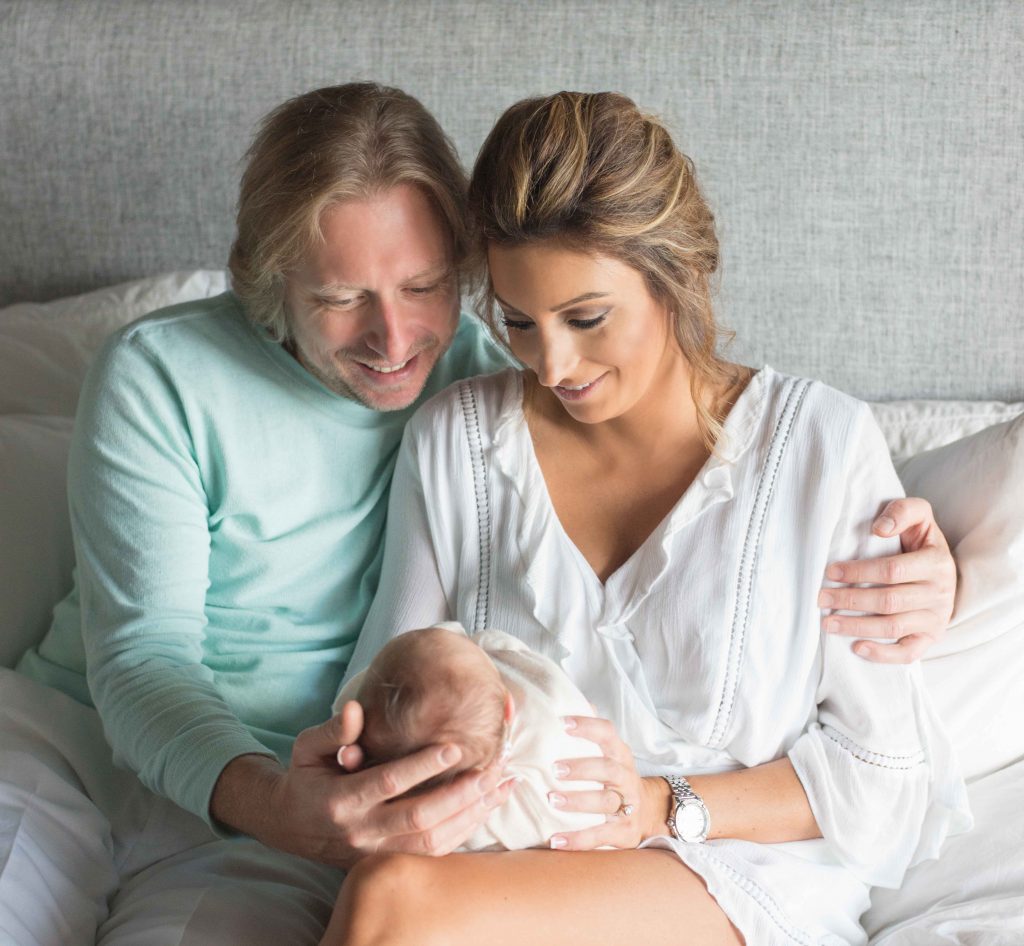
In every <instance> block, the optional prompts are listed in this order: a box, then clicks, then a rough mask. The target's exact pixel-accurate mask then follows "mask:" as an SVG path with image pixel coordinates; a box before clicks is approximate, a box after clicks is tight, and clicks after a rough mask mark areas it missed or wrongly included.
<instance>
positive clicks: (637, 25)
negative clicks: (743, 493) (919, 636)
mask: <svg viewBox="0 0 1024 946" xmlns="http://www.w3.org/2000/svg"><path fill="white" fill-rule="evenodd" d="M1022 44H1024V7H1022V6H1021V5H1020V4H1019V3H1016V2H1014V0H988V2H986V3H985V4H983V5H979V6H971V7H965V6H964V5H962V4H957V3H954V2H952V0H949V2H940V0H934V2H927V3H925V2H909V3H904V4H889V3H886V2H884V0H861V2H859V3H855V4H844V5H832V4H825V3H821V2H810V0H795V2H772V0H728V2H722V3H714V4H697V3H680V2H671V0H628V2H625V0H624V2H615V3H612V2H584V0H547V2H543V0H540V2H534V3H527V4H519V5H511V4H506V3H502V2H500V0H476V2H470V0H423V2H407V3H402V2H398V0H384V2H376V3H370V2H363V3H357V2H351V0H331V2H324V0H307V2H303V3H294V4H282V3H274V2H269V0H225V2H221V3H216V4H207V3H201V2H198V0H193V2H190V0H175V2H146V0H130V2H129V0H123V2H99V0H77V2H76V3H74V4H70V3H63V2H59V0H52V2H50V0H32V2H29V0H14V2H0V81H2V87H3V88H4V90H5V94H4V95H3V96H2V97H0V129H2V134H0V210H2V220H3V226H2V227H0V483H2V493H0V664H2V665H4V666H10V665H11V664H12V663H13V662H14V661H15V660H16V659H17V656H18V654H19V653H20V652H21V650H23V649H24V648H25V647H26V646H28V645H29V644H30V643H31V642H32V641H34V640H36V639H37V638H38V637H39V636H40V635H41V634H42V632H43V631H44V629H45V628H46V626H47V623H48V620H49V614H50V610H51V609H52V607H53V605H54V603H55V602H56V601H57V600H58V599H59V598H60V597H61V596H62V594H63V593H64V592H65V591H66V589H67V588H68V587H69V584H70V574H71V567H72V555H71V545H70V534H69V527H68V522H67V513H66V509H65V504H64V499H63V491H64V485H63V481H64V469H65V464H66V452H67V442H68V436H69V432H70V428H71V424H72V417H73V414H74V408H75V403H76V400H77V393H78V387H79V385H80V383H81V379H82V376H83V374H84V371H85V369H86V367H87V366H88V363H89V361H90V359H91V357H92V354H93V353H94V352H95V350H96V348H97V346H98V345H99V343H100V341H101V340H102V338H103V337H104V336H105V335H106V334H107V333H108V332H110V331H111V330H112V329H114V328H115V327H117V326H119V325H122V324H124V323H126V322H128V321H130V320H132V319H133V318H136V317H138V316H139V315H142V314H144V313H145V312H147V311H150V310H152V309H154V308H157V307H160V306H162V305H167V304H170V303H173V302H177V301H183V300H184V299H188V298H196V297H200V296H205V295H212V294H214V293H216V292H219V291H221V290H222V289H223V287H224V286H225V275H224V272H223V265H224V262H225V259H226V255H227V247H228V244H229V241H230V238H231V232H232V222H233V221H232V217H233V201H234V195H235V190H236V184H237V175H238V170H239V164H240V161H241V159H242V157H243V154H244V151H245V148H246V146H247V144H248V141H249V139H250V137H251V134H252V131H253V127H254V123H255V122H256V120H257V119H258V118H259V117H260V115H262V114H263V113H264V112H265V111H267V110H268V109H269V108H270V107H272V106H273V105H275V104H276V103H278V102H279V101H282V100H283V99H285V98H287V97H288V96H289V95H292V94H295V93H297V92H300V91H303V90H305V89H308V88H312V87H314V86H317V85H324V84H333V83H336V82H341V81H347V80H350V79H356V78H372V79H377V80H380V81H383V82H386V83H390V84H395V85H398V86H400V87H402V88H405V89H406V90H408V91H409V92H412V93H413V94H415V95H417V96H418V97H420V98H421V99H422V100H423V101H424V103H425V104H426V105H427V106H428V107H429V108H430V109H431V110H432V111H434V113H435V114H436V115H437V116H438V118H439V119H440V120H441V122H442V124H443V125H444V127H445V128H446V129H448V131H449V133H450V134H451V135H452V137H453V140H454V141H455V143H456V145H457V146H458V148H459V151H460V153H461V154H462V156H463V159H464V160H465V161H466V162H467V163H469V162H470V161H471V160H472V158H473V156H474V154H475V151H476V148H477V147H478V146H479V144H480V142H481V141H482V139H483V136H484V134H485V133H486V131H487V129H488V128H489V125H490V123H491V122H492V121H493V119H494V118H495V116H496V115H497V113H498V112H499V111H500V110H501V109H502V108H503V107H504V106H505V105H507V104H509V103H511V102H512V101H514V100H515V99H517V98H520V97H522V96H524V95H527V94H531V93H538V92H546V91H552V90H554V89H557V88H582V89H597V88H614V89H619V90H622V91H625V92H626V93H627V94H630V95H631V96H632V97H633V98H634V99H635V100H636V101H638V102H640V103H641V104H642V105H643V106H644V107H646V108H648V109H650V110H652V111H655V112H657V113H659V114H660V115H662V116H663V117H664V118H665V119H666V120H667V121H668V123H669V125H670V127H671V128H672V129H673V131H674V133H675V135H676V137H677V140H679V141H680V143H681V144H682V145H683V147H684V149H685V150H687V151H688V153H690V154H691V156H692V157H693V158H694V160H695V163H696V166H697V170H698V174H699V176H700V177H701V179H702V181H703V182H704V186H705V189H706V191H707V193H708V195H709V197H710V199H711V202H712V204H713V206H714V208H715V210H716V214H717V217H718V221H719V228H720V235H721V238H722V246H723V255H724V260H725V262H724V268H723V275H722V283H721V288H720V293H719V310H720V313H721V316H722V320H723V321H724V322H725V323H726V324H727V325H728V326H729V327H731V328H733V329H735V331H736V333H737V342H736V344H735V347H734V349H733V356H734V357H735V358H737V359H738V360H743V361H747V362H749V363H754V364H760V363H765V362H767V363H770V364H772V365H773V366H774V367H776V368H778V369H780V370H783V371H787V372H792V373H796V374H804V375H810V376H813V377H820V378H822V379H824V380H826V381H827V382H829V383H830V384H832V385H834V386H836V387H838V388H840V389H842V390H845V391H848V392H849V393H851V394H854V395H856V396H858V397H862V398H864V399H866V400H869V401H871V402H872V405H873V407H874V409H875V412H876V416H877V417H878V419H879V422H880V424H881V426H882V428H883V430H884V431H885V433H886V436H887V438H888V441H889V444H890V447H891V449H892V451H893V455H894V458H895V459H896V461H897V466H898V468H899V470H900V472H901V476H902V477H903V480H904V484H905V486H906V488H907V490H908V492H910V493H912V494H916V495H923V496H925V497H926V498H929V499H930V500H931V501H932V503H933V505H934V507H935V509H936V513H937V516H938V518H939V521H940V524H941V525H942V526H943V528H944V530H945V531H946V533H947V535H948V536H949V538H950V541H951V543H952V544H953V545H954V547H955V551H956V554H957V558H958V565H959V568H960V592H959V595H958V601H957V609H956V612H955V615H954V623H953V627H952V628H951V629H950V631H949V634H948V635H947V637H946V639H945V641H944V642H943V643H942V644H941V645H939V646H938V647H937V648H936V649H935V650H933V651H932V653H931V654H930V655H929V658H928V660H926V661H925V664H924V672H925V676H926V678H927V680H928V683H929V686H930V689H931V692H932V694H933V698H934V699H935V701H936V703H937V705H938V706H939V709H940V711H941V712H942V713H943V715H944V717H945V718H946V721H947V724H948V726H949V728H950V730H951V732H952V735H953V737H954V741H955V743H956V745H957V748H958V751H959V754H960V757H961V762H962V764H963V767H964V770H965V772H966V774H967V776H968V780H969V790H970V794H971V799H972V803H973V805H974V809H975V817H976V821H977V826H976V828H975V830H974V831H973V832H971V833H970V834H966V835H961V836H958V837H956V838H954V839H952V840H951V841H950V843H949V845H948V847H947V850H946V853H945V854H944V856H943V857H942V859H940V860H939V861H934V862H929V863H925V864H922V865H920V866H919V867H917V868H915V869H914V870H913V871H911V873H910V874H909V875H908V877H907V879H906V882H905V883H904V885H903V887H902V888H901V889H900V890H899V891H878V892H877V893H876V894H875V896H874V897H873V903H872V909H871V910H870V911H869V913H868V914H867V915H866V916H865V920H864V922H865V926H866V927H867V929H868V931H869V933H870V934H871V936H872V943H875V944H878V946H917V944H942V943H958V944H984V946H1002V944H1011V943H1014V944H1019V943H1022V942H1024V818H1022V816H1021V815H1020V812H1019V799H1020V798H1021V797H1024V687H1022V686H1021V685H1020V681H1021V680H1022V679H1024V499H1022V497H1024V416H1022V414H1021V412H1022V410H1024V318H1022V317H1021V309H1022V303H1024V214H1022V213H1021V198H1022V194H1024V133H1022V128H1024V73H1022V70H1021V66H1020V61H1021V49H1022V48H1024V45H1022ZM2 698H3V697H2V692H0V700H2ZM0 764H2V762H0ZM892 817H893V818H898V817H900V812H898V811H897V812H892Z"/></svg>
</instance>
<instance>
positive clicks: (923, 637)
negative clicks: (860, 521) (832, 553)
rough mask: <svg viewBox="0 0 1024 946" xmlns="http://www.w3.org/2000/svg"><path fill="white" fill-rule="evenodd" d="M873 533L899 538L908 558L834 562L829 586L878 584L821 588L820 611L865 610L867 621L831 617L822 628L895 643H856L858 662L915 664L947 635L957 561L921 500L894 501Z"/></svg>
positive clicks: (865, 619) (891, 557)
mask: <svg viewBox="0 0 1024 946" xmlns="http://www.w3.org/2000/svg"><path fill="white" fill-rule="evenodd" d="M872 531H873V532H874V533H875V535H878V536H885V537H889V536H894V535H898V536H899V537H900V543H901V545H902V546H903V554H901V555H891V556H888V557H886V558H875V559H862V560H859V561H854V562H834V563H833V564H831V565H829V567H828V568H827V569H826V570H825V577H826V578H828V579H829V580H831V581H841V582H843V583H845V584H847V585H857V584H861V583H870V584H875V585H880V586H881V587H879V588H853V587H847V588H823V589H822V591H821V593H820V594H819V595H818V606H819V607H821V608H831V609H841V610H844V611H865V612H868V614H867V615H866V616H864V617H853V616H849V615H842V614H830V615H828V616H827V617H826V618H825V619H824V622H823V624H824V627H825V630H826V631H829V632H831V633H834V634H846V635H849V636H851V637H878V638H885V639H889V640H892V641H893V643H891V644H886V643H878V642H875V641H866V640H862V641H858V642H857V643H856V644H854V647H853V649H854V651H855V652H856V653H858V654H860V656H861V657H865V658H867V659H868V660H875V661H878V662H879V663H910V662H911V661H913V660H917V659H918V658H919V657H921V655H922V654H924V652H925V651H926V650H927V649H928V648H929V647H931V645H932V644H934V643H935V641H937V640H938V639H939V638H940V637H942V635H943V634H944V633H945V631H946V625H947V624H949V619H950V616H951V615H952V613H953V603H954V599H955V597H956V563H955V562H954V561H953V556H952V555H951V554H950V551H949V545H948V544H947V542H946V537H945V536H944V535H943V534H942V532H941V531H940V530H939V527H938V526H937V525H936V524H935V517H934V515H933V514H932V507H931V506H930V505H929V504H928V502H927V501H926V500H924V499H911V498H908V499H897V500H894V501H893V502H891V503H889V505H887V506H886V507H885V509H884V510H882V513H881V515H879V517H878V518H877V519H876V520H875V522H874V524H873V526H872Z"/></svg>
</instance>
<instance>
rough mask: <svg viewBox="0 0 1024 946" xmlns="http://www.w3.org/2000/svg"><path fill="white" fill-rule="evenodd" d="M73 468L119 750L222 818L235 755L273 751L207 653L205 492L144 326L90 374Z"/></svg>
mask: <svg viewBox="0 0 1024 946" xmlns="http://www.w3.org/2000/svg"><path fill="white" fill-rule="evenodd" d="M68 476H69V484H68V488H69V502H70V507H71V521H72V529H73V534H74V542H75V555H76V562H77V569H78V583H79V589H80V595H81V612H82V638H83V643H84V649H85V657H86V671H87V680H88V684H89V688H90V691H91V694H92V698H93V701H94V703H95V705H96V708H97V711H98V712H99V714H100V717H101V718H102V720H103V726H104V730H105V732H106V735H107V739H108V740H109V742H110V744H111V746H112V747H113V750H114V758H115V760H116V761H117V763H118V764H119V765H122V766H125V767H127V768H130V769H131V770H133V771H135V772H136V773H137V774H138V776H139V778H140V779H141V781H142V782H143V784H145V785H146V786H147V787H149V788H150V789H151V790H152V791H154V792H156V793H158V794H160V795H163V796H165V797H167V798H169V799H171V800H172V801H174V802H176V803H177V804H178V805H180V806H181V807H183V808H185V809H187V810H188V811H191V812H193V813H194V814H196V815H198V816H199V817H201V818H203V819H205V820H206V821H207V822H208V823H210V817H209V801H210V795H211V793H212V791H213V787H214V784H215V782H216V780H217V778H218V776H219V775H220V773H221V771H222V770H223V769H224V767H225V766H226V765H227V763H228V762H230V761H231V759H233V758H235V757H237V756H239V755H243V754H247V753H261V754H265V755H270V754H271V753H270V752H269V751H268V750H267V749H266V748H265V747H264V746H263V745H262V744H261V743H260V742H258V741H257V740H256V739H255V738H254V737H253V736H252V735H251V734H250V733H249V731H248V729H247V728H246V727H245V726H244V725H243V724H242V723H241V722H240V720H239V719H238V718H237V717H236V716H235V715H234V714H233V713H232V712H231V711H230V709H229V708H228V706H227V705H226V703H225V702H224V701H223V700H222V699H221V698H220V697H219V696H218V692H217V688H216V686H215V682H214V679H213V674H212V672H211V671H210V670H209V668H207V667H205V666H203V663H202V657H203V644H204V639H205V629H206V617H205V611H204V605H205V599H206V592H207V588H208V586H209V580H210V579H209V574H208V561H209V551H210V532H209V525H208V516H207V501H206V494H205V492H204V488H203V481H202V475H201V472H200V469H199V467H198V464H197V462H196V459H195V454H194V451H193V448H192V440H191V436H190V431H189V428H188V424H187V421H186V418H185V416H184V412H183V410H182V408H181V404H180V401H179V399H178V396H177V392H176V390H175V389H174V386H173V383H172V382H171V380H170V379H169V378H168V377H167V374H166V372H165V371H164V370H163V369H162V368H161V365H160V364H159V362H158V361H157V359H155V358H154V357H153V356H151V355H150V353H149V352H148V351H147V350H146V348H145V347H144V344H143V342H142V340H141V339H140V338H139V335H138V334H137V333H134V332H133V331H132V330H128V331H127V332H126V333H123V334H121V335H119V336H117V337H115V339H114V340H113V341H112V342H111V343H109V344H108V346H107V348H106V349H105V350H104V352H103V353H102V354H101V356H100V358H99V359H98V360H97V362H96V364H95V365H94V367H93V369H92V371H91V372H90V375H89V378H88V380H87V382H86V385H85V387H84V389H83V393H82V397H81V400H80V405H79V412H78V417H77V419H76V424H75V434H74V437H73V442H72V448H71V456H70V463H69V473H68Z"/></svg>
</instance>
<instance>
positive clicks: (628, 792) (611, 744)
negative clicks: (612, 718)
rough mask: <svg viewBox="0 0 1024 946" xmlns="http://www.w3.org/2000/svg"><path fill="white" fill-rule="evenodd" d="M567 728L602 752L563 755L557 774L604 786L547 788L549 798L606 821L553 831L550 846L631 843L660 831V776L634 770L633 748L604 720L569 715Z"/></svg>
mask: <svg viewBox="0 0 1024 946" xmlns="http://www.w3.org/2000/svg"><path fill="white" fill-rule="evenodd" d="M565 728H566V730H567V731H569V732H571V733H572V734H573V735H574V736H579V737H580V738H581V739H589V740H590V741H591V742H594V743H597V745H598V746H600V748H601V751H602V752H603V753H604V755H603V756H595V757H588V758H582V759H562V760H560V761H559V762H557V763H556V774H557V775H558V777H559V778H560V779H573V780H574V779H582V780H584V781H591V782H600V783H602V784H603V785H604V788H603V789H601V790H597V791H594V790H591V791H580V792H551V793H550V794H549V795H548V801H549V802H550V803H551V804H552V805H554V806H555V807H556V808H560V809H562V810H563V811H588V812H598V813H600V814H603V815H604V816H605V819H606V820H605V823H604V824H602V825H598V826H597V827H594V828H586V829H584V830H582V831H571V832H567V833H565V834H556V835H554V836H553V837H552V838H551V840H550V844H551V847H552V848H555V849H558V850H565V851H590V850H593V849H594V848H597V847H617V848H635V847H636V846H637V845H638V844H639V843H640V842H641V841H643V840H644V838H646V837H649V836H650V835H652V834H661V833H663V832H664V820H665V815H666V814H667V813H668V793H667V785H666V783H665V781H664V779H660V778H659V779H644V778H641V777H640V776H639V775H638V774H637V771H636V763H635V762H634V761H633V753H632V751H631V750H630V748H629V746H627V745H626V744H625V743H624V742H623V741H622V740H621V739H620V738H619V734H618V733H617V732H616V731H615V727H614V726H613V725H612V724H611V723H610V722H609V721H608V720H607V719H599V718H598V717H596V716H567V717H566V718H565ZM658 783H660V786H659V784H658ZM659 823H660V825H661V827H660V828H659V827H658V825H659Z"/></svg>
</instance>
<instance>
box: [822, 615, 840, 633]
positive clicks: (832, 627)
mask: <svg viewBox="0 0 1024 946" xmlns="http://www.w3.org/2000/svg"><path fill="white" fill-rule="evenodd" d="M825 630H826V631H828V632H829V634H837V633H838V632H839V622H838V621H837V620H836V619H835V618H829V619H828V620H827V621H826V622H825Z"/></svg>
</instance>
